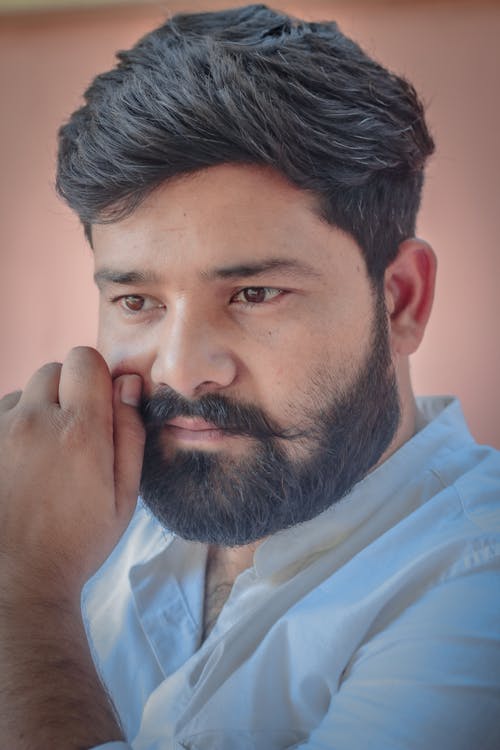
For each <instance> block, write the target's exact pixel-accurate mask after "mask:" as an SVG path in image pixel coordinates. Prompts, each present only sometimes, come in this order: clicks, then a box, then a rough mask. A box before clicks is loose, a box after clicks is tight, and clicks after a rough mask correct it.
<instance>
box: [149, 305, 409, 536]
mask: <svg viewBox="0 0 500 750" xmlns="http://www.w3.org/2000/svg"><path fill="white" fill-rule="evenodd" d="M372 339H373V342H372V347H371V350H370V353H369V356H368V357H367V360H366V362H365V364H364V366H363V367H362V368H361V369H360V371H359V372H358V374H357V376H356V378H355V380H354V382H353V383H352V384H351V385H350V386H349V388H347V389H345V390H343V391H342V392H340V393H339V389H338V387H337V389H336V392H335V395H334V396H330V398H329V400H327V401H325V400H324V391H325V386H326V383H316V385H315V390H318V389H321V398H322V399H323V401H324V403H323V405H322V406H321V408H318V409H317V412H316V413H312V414H311V415H310V417H309V418H308V419H307V423H308V425H310V426H308V427H307V429H305V430H304V429H300V430H299V429H289V430H282V429H281V428H280V427H279V426H278V425H276V424H274V423H273V422H272V421H271V420H270V419H269V418H268V417H267V416H266V415H265V414H264V413H263V412H262V411H261V410H260V409H257V408H256V407H255V406H248V405H244V404H240V403H234V402H232V401H231V400H230V399H229V398H227V397H224V396H220V395H217V394H209V395H206V396H202V397H201V398H199V399H198V400H196V401H187V400H186V399H184V398H182V397H181V396H179V395H178V394H177V393H175V392H173V391H171V390H170V389H165V388H163V389H162V390H161V392H159V393H157V394H155V395H154V396H153V397H152V398H150V399H145V400H144V401H143V404H142V415H143V419H144V423H145V426H146V436H147V437H146V446H145V450H144V464H143V468H142V478H141V495H142V498H143V501H144V504H145V505H146V507H148V508H149V509H150V510H151V512H152V513H153V514H154V515H155V516H156V518H158V520H159V521H160V523H161V524H162V525H163V526H165V527H166V528H167V529H168V530H169V531H172V532H174V533H175V534H178V535H179V536H181V537H183V538H184V539H189V540H193V541H199V542H205V543H209V544H215V545H221V546H227V547H234V546H238V545H243V544H248V543H250V542H253V541H256V540H258V539H262V538H263V537H266V536H269V535H270V534H274V533H276V532H277V531H280V530H282V529H285V528H288V527H290V526H294V525H296V524H298V523H303V522H304V521H309V520H310V519H312V518H314V517H315V516H317V515H318V514H319V513H321V512H322V511H324V510H326V509H327V508H329V507H330V506H331V505H332V504H333V503H335V502H337V501H338V500H340V499H341V498H342V497H344V496H345V495H346V494H347V493H348V492H349V491H350V490H351V489H352V488H353V486H354V485H355V484H356V483H357V482H358V481H359V480H361V479H362V478H363V477H364V476H365V475H366V474H367V473H368V471H369V470H370V469H371V468H373V467H374V466H375V464H376V463H377V461H378V460H379V459H380V457H381V456H382V454H383V453H384V451H385V450H386V449H387V447H388V446H389V444H390V442H391V440H392V438H393V437H394V434H395V432H396V430H397V428H398V424H399V419H400V406H399V398H398V390H397V384H396V378H395V374H394V368H393V365H392V361H391V356H390V350H389V342H388V332H387V323H386V310H385V305H384V300H383V296H382V294H380V293H379V294H378V296H377V303H376V314H375V323H374V332H373V336H372ZM327 377H328V376H327V375H325V380H326V378H327ZM330 390H331V388H330ZM329 395H330V394H329ZM177 416H196V417H201V418H203V419H205V420H206V421H207V422H211V423H213V424H215V425H216V426H217V427H219V428H220V429H223V430H225V431H227V432H230V433H231V434H237V435H244V436H247V437H250V438H252V439H253V441H254V442H255V449H254V450H251V452H250V454H249V455H246V456H244V457H239V458H235V457H233V456H228V455H227V454H226V455H224V454H222V453H208V452H204V451H195V450H193V451H177V452H176V453H175V455H174V456H173V457H172V458H171V459H167V458H166V457H165V450H164V447H163V444H162V439H161V435H162V429H163V426H164V424H165V422H166V421H167V420H169V419H173V418H174V417H177ZM302 421H304V420H302ZM289 441H298V442H299V443H301V444H303V445H307V447H308V454H309V455H308V457H307V458H304V459H301V460H299V459H291V458H290V457H289V456H288V454H287V452H286V450H285V446H286V444H287V442H289ZM304 441H305V442H304Z"/></svg>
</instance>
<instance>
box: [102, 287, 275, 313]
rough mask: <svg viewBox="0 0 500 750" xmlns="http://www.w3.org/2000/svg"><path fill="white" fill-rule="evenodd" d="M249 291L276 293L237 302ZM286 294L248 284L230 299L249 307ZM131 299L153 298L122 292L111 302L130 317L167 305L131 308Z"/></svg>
mask: <svg viewBox="0 0 500 750" xmlns="http://www.w3.org/2000/svg"><path fill="white" fill-rule="evenodd" d="M249 291H256V292H264V293H266V292H274V294H272V296H271V299H270V300H262V301H260V302H255V301H251V300H244V301H241V302H237V301H236V298H237V297H238V296H239V295H241V294H244V293H245V292H249ZM285 294H287V292H286V291H285V290H284V289H278V288H277V287H271V286H246V287H243V288H242V289H239V290H238V291H237V292H235V294H233V296H232V297H231V300H230V301H231V302H232V303H233V304H237V305H241V306H242V307H247V308H251V307H260V306H262V305H268V304H271V303H272V302H273V301H274V300H278V299H280V298H281V297H283V296H284V295H285ZM130 299H136V300H138V301H142V303H143V304H146V302H147V301H148V300H151V298H150V297H148V295H143V294H121V295H119V296H118V297H111V299H110V301H111V303H112V304H113V305H118V306H119V307H120V308H121V310H122V311H123V313H124V314H125V315H128V316H130V317H135V316H138V315H140V314H141V313H147V312H151V311H152V310H154V309H161V308H164V307H165V306H164V305H162V304H161V303H157V304H154V305H152V307H151V308H150V309H148V310H144V309H143V307H141V308H140V309H139V310H131V309H130V308H128V307H127V306H126V301H127V300H130Z"/></svg>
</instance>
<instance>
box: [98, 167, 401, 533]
mask: <svg viewBox="0 0 500 750" xmlns="http://www.w3.org/2000/svg"><path fill="white" fill-rule="evenodd" d="M314 205H315V204H314V200H313V198H312V197H311V196H309V195H308V194H306V193H304V192H303V191H300V190H298V189H296V188H294V187H293V186H291V185H289V184H288V183H287V182H286V181H285V180H284V179H282V178H281V177H280V176H279V175H277V174H276V173H274V172H272V171H270V170H266V169H263V168H258V167H249V166H231V165H224V166H221V167H214V168H211V169H208V170H206V171H204V172H199V173H197V174H195V175H190V176H187V177H184V178H181V179H178V180H176V181H174V182H171V183H169V184H167V185H164V186H162V187H161V188H159V189H158V190H157V191H155V192H154V193H153V194H152V195H151V196H150V197H149V198H148V199H147V201H146V202H145V203H143V204H142V205H141V206H140V207H139V208H138V209H137V210H136V211H135V212H134V213H133V214H132V215H131V216H130V217H128V218H127V219H125V220H122V221H120V222H118V223H114V224H107V225H95V226H94V228H93V244H94V250H95V264H96V279H97V282H98V285H99V288H100V291H101V302H100V327H99V342H98V346H99V349H100V351H101V353H102V354H103V356H104V357H105V358H106V360H107V362H108V364H109V367H110V369H111V372H112V374H113V375H114V376H117V375H119V374H122V373H126V372H133V373H139V374H140V375H141V376H142V378H143V381H144V396H145V400H144V405H143V415H144V420H145V424H146V428H147V443H146V451H145V462H144V468H143V479H142V488H141V489H142V494H143V497H144V500H145V501H146V504H149V505H150V507H151V509H152V510H153V512H155V514H156V515H157V516H158V517H159V518H160V520H161V521H162V522H163V523H164V524H165V525H166V526H167V527H168V528H170V529H171V530H172V531H175V532H177V533H179V534H180V535H181V536H185V537H187V538H191V539H198V540H200V541H209V542H212V543H216V544H225V545H237V544H244V543H247V542H250V541H254V540H255V539H259V538H262V537H264V536H266V535H268V534H270V533H273V532H275V531H277V530H279V529H281V528H284V527H286V526H290V525H292V524H294V523H298V522H301V521H304V520H308V519H309V518H311V517H314V516H315V515H317V514H318V513H319V512H321V511H322V510H324V509H325V508H326V507H328V506H329V505H330V504H331V503H332V502H334V501H336V500H338V499H339V497H342V496H343V495H344V494H345V493H346V492H347V491H348V490H349V489H350V488H351V487H352V485H353V484H354V483H355V482H356V481H358V480H359V479H360V478H361V477H362V476H364V475H365V474H366V473H367V471H368V470H369V469H370V468H371V467H372V466H374V464H375V463H376V462H377V461H378V460H379V459H380V457H381V455H382V454H383V452H384V451H385V450H386V448H387V447H388V445H389V443H390V441H391V439H392V437H393V435H394V432H395V430H396V428H397V423H398V417H399V411H398V399H397V389H396V384H395V379H394V373H393V367H392V362H391V358H390V352H389V348H388V338H387V332H386V314H385V308H384V304H383V299H381V298H378V299H376V297H375V295H374V293H373V289H372V286H371V284H370V282H369V279H368V277H367V274H366V270H365V264H364V260H363V258H362V255H361V251H360V249H359V248H358V246H357V245H356V243H355V241H354V240H353V239H352V238H351V237H349V236H348V235H346V234H344V233H342V232H340V231H339V230H337V229H335V228H333V227H331V226H329V225H327V224H326V223H324V222H322V221H321V220H320V219H319V218H318V215H317V213H316V212H315V210H314Z"/></svg>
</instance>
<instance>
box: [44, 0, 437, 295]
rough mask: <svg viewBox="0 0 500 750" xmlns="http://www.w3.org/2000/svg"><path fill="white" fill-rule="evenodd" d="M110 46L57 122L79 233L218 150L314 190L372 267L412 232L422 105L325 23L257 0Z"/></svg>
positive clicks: (217, 160)
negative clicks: (74, 105)
mask: <svg viewBox="0 0 500 750" xmlns="http://www.w3.org/2000/svg"><path fill="white" fill-rule="evenodd" d="M117 57H118V60H119V62H118V65H117V67H116V68H114V69H113V70H111V71H109V72H106V73H103V74H102V75H99V76H97V77H96V78H95V80H94V81H93V83H92V84H91V86H90V87H89V88H88V90H87V91H86V93H85V101H86V103H85V105H84V106H83V107H81V108H80V109H79V110H77V111H76V112H75V113H74V114H73V115H72V116H71V118H70V120H69V122H68V123H67V124H65V125H64V126H63V127H62V128H61V130H60V132H59V159H58V174H57V189H58V191H59V193H60V194H61V195H62V196H63V197H64V198H65V200H66V201H67V202H68V204H69V205H70V206H71V207H72V208H73V209H74V210H75V211H76V212H77V213H78V214H79V216H80V218H81V220H82V222H83V224H84V226H85V229H86V233H87V236H88V237H89V239H90V229H91V225H92V224H93V223H95V222H112V221H118V220H119V219H121V218H123V217H125V216H127V215H129V214H130V213H132V212H133V210H134V209H135V208H136V207H137V206H138V204H139V203H140V202H141V201H142V200H143V199H144V198H145V197H146V196H147V195H148V194H149V193H151V191H153V190H154V189H155V188H156V187H157V186H158V185H160V184H161V183H163V182H165V181H166V180H168V179H170V178H172V177H174V176H176V175H181V174H187V173H190V172H194V171H196V170H199V169H203V168H206V167H209V166H215V165H218V164H222V163H239V164H261V165H267V166H270V167H273V168H275V169H276V170H279V171H280V172H281V173H282V174H283V175H285V176H286V177H287V178H288V179H289V180H290V181H291V182H292V183H293V184H295V185H296V186H298V187H299V188H302V189H306V190H310V191H313V192H314V193H315V194H316V196H317V197H318V199H319V205H320V212H321V214H322V216H323V218H325V219H326V220H327V221H328V222H330V223H332V224H334V225H336V226H338V227H339V228H341V229H343V230H345V231H347V232H349V233H350V234H351V235H352V236H353V237H354V238H355V240H356V241H357V242H358V244H359V245H360V247H361V249H362V251H363V253H364V257H365V260H366V264H367V268H368V273H369V274H370V276H371V277H372V279H374V280H375V281H379V280H380V279H381V278H382V277H383V273H384V270H385V268H386V266H387V264H388V263H390V262H391V260H392V259H393V258H394V257H395V255H396V253H397V248H398V245H399V243H400V242H401V241H402V240H403V239H405V238H407V237H409V236H411V235H413V234H414V232H415V220H416V214H417V211H418V207H419V203H420V194H421V188H422V182H423V167H424V163H425V160H426V158H427V157H428V156H429V155H430V154H431V153H432V151H433V149H434V144H433V141H432V138H431V136H430V135H429V132H428V130H427V127H426V124H425V120H424V113H423V107H422V105H421V103H420V101H419V99H418V97H417V95H416V93H415V90H414V89H413V87H412V86H411V85H410V84H409V83H408V82H407V81H406V80H405V79H404V78H401V77H399V76H396V75H394V74H393V73H390V72H389V71H387V70H386V69H385V68H383V67H382V66H381V65H379V64H378V63H377V62H375V61H374V60H372V59H371V58H369V57H368V56H367V55H366V54H365V53H364V52H363V51H362V50H361V49H360V47H359V46H358V45H357V44H356V43H355V42H353V41H352V40H350V39H348V38H346V37H345V36H344V35H343V34H342V33H341V32H340V31H339V29H338V27H337V25H336V24H335V23H333V22H325V23H307V22H305V21H300V20H297V19H294V18H291V17H289V16H287V15H284V14H283V13H279V12H276V11H274V10H271V9H269V8H267V7H266V6H264V5H249V6H247V7H244V8H236V9H231V10H224V11H220V12H215V13H195V14H183V15H175V16H173V18H172V19H171V20H169V21H168V22H167V23H165V24H164V25H162V26H161V27H159V28H158V29H155V30H154V31H152V32H150V33H149V34H147V35H146V36H145V37H143V38H142V39H141V40H140V41H139V42H138V43H137V44H136V45H135V46H134V47H133V48H132V49H131V50H129V51H126V52H119V53H118V55H117Z"/></svg>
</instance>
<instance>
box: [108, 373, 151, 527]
mask: <svg viewBox="0 0 500 750" xmlns="http://www.w3.org/2000/svg"><path fill="white" fill-rule="evenodd" d="M141 390H142V381H141V378H140V376H139V375H132V374H127V375H121V376H120V377H118V378H116V380H115V381H114V383H113V440H114V447H115V492H116V503H117V510H118V513H119V514H120V515H122V516H123V517H126V518H127V520H128V518H129V517H130V516H131V515H132V513H133V511H134V508H135V504H136V501H137V496H138V494H139V483H140V479H141V470H142V461H143V456H144V440H145V432H144V427H143V424H142V419H141V417H140V414H139V410H138V408H137V407H138V405H139V402H140V398H141Z"/></svg>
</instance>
